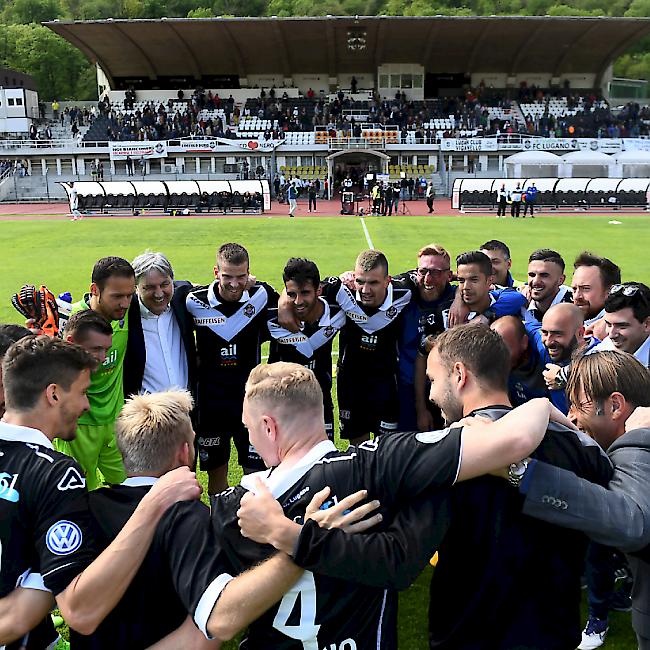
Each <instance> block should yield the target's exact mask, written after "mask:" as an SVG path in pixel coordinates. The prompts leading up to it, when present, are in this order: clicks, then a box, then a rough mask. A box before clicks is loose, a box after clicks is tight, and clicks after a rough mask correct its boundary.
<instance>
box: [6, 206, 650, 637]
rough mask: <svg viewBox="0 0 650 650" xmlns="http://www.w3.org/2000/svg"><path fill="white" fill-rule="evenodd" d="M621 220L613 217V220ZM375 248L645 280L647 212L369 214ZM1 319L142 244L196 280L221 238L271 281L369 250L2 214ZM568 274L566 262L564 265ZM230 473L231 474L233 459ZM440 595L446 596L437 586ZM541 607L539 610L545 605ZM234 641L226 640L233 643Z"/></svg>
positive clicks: (362, 243)
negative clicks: (31, 297)
mask: <svg viewBox="0 0 650 650" xmlns="http://www.w3.org/2000/svg"><path fill="white" fill-rule="evenodd" d="M610 220H618V221H621V222H622V223H620V224H610V223H608V222H609V221H610ZM365 223H366V226H367V228H368V234H369V236H370V239H371V241H372V244H373V246H374V247H375V248H379V249H380V250H382V251H384V252H385V253H386V255H387V257H388V260H389V263H390V269H391V271H392V272H399V271H403V270H406V269H409V268H413V267H414V265H415V260H416V253H417V251H418V249H419V248H420V247H421V246H423V245H424V244H427V243H430V242H438V243H440V244H442V245H443V246H445V248H447V250H448V251H449V252H450V253H451V255H452V257H453V256H455V255H457V254H458V253H461V252H463V251H466V250H471V249H475V248H477V247H478V246H479V245H480V244H481V243H483V242H484V241H485V240H487V239H501V240H503V241H505V242H506V243H507V244H508V245H509V246H510V249H511V251H512V259H513V269H512V271H513V275H514V276H515V277H516V278H518V279H524V278H525V274H526V261H527V257H528V254H529V253H530V252H531V251H532V250H534V249H535V248H541V247H544V248H554V249H556V250H558V251H559V252H560V253H562V255H563V256H564V258H565V260H566V261H567V263H568V264H569V266H570V264H571V261H572V259H573V258H574V256H575V255H576V254H577V253H579V252H580V251H582V250H591V251H593V252H596V253H598V254H601V255H605V256H607V257H610V258H611V259H613V260H614V261H615V262H616V263H617V264H619V265H620V267H621V268H622V270H623V279H624V280H641V281H644V282H646V283H650V263H648V251H649V248H650V247H649V244H650V236H649V234H648V226H649V225H650V219H649V218H648V217H646V216H645V215H635V216H618V215H616V213H614V214H613V215H600V214H599V215H579V216H564V217H562V216H545V215H542V216H539V217H537V218H536V219H535V220H530V219H526V220H518V221H514V220H511V219H505V220H496V219H494V218H493V217H465V216H462V217H461V216H453V217H451V216H450V217H442V216H436V217H433V218H431V217H388V218H386V217H366V219H365ZM0 241H1V242H2V254H1V255H0V271H1V272H0V322H20V317H19V315H18V313H17V312H16V311H14V309H13V308H12V306H11V303H10V298H11V294H12V293H13V292H15V291H17V290H18V289H19V288H20V286H21V285H22V284H25V283H33V284H36V285H39V284H41V283H45V284H47V285H48V287H50V289H52V290H53V291H54V292H55V293H60V292H62V291H70V292H71V293H72V294H73V297H74V299H75V300H77V299H79V298H80V297H81V295H82V293H83V292H84V291H87V290H88V286H89V283H90V272H91V268H92V265H93V263H94V262H95V261H96V260H97V259H99V258H100V257H103V256H106V255H120V256H122V257H126V258H127V259H132V258H133V257H135V256H136V255H137V254H138V253H141V252H142V251H144V250H145V249H151V250H160V251H163V252H164V253H165V254H166V255H167V256H168V257H169V258H170V260H171V262H172V264H173V266H174V269H175V272H176V277H177V278H179V279H189V280H192V281H193V282H196V283H207V282H209V281H210V280H211V279H212V275H213V273H212V268H213V265H214V256H215V251H216V248H217V247H218V246H219V245H220V244H222V243H224V242H227V241H236V242H239V243H241V244H243V245H244V246H246V247H247V248H248V250H249V252H250V255H251V272H252V273H254V274H255V275H256V276H257V277H258V278H259V279H262V280H265V281H267V282H269V283H271V284H272V285H274V286H275V287H279V286H281V274H282V268H283V265H284V263H285V262H286V260H287V259H288V258H289V257H291V256H296V257H308V258H310V259H313V260H314V261H316V262H317V264H318V266H319V268H320V270H321V273H322V274H323V275H328V274H338V273H339V272H341V271H343V270H346V269H351V268H352V267H353V265H354V260H355V257H356V255H357V253H358V252H359V251H361V250H362V249H365V248H368V242H367V240H366V236H365V234H364V231H363V228H362V225H361V221H360V219H359V218H357V217H318V218H308V219H301V218H299V217H298V218H296V219H291V220H290V219H288V218H286V217H274V218H259V219H258V218H255V219H250V218H247V219H214V220H211V219H192V218H187V219H172V218H169V219H156V218H146V219H139V220H138V219H95V220H94V219H92V218H86V219H84V220H83V221H81V222H77V223H71V222H69V221H62V220H52V221H36V220H33V221H32V220H29V221H24V220H20V219H16V220H8V221H2V222H0ZM568 276H569V277H568V279H569V280H570V270H569V273H568ZM230 478H231V481H236V480H238V478H239V476H238V472H237V467H236V466H235V465H234V464H232V463H231V476H230ZM430 576H431V571H430V570H429V569H427V570H426V571H425V572H424V573H423V575H422V576H421V577H420V579H419V580H418V581H417V582H416V584H415V585H414V586H413V587H411V588H410V589H409V590H408V591H406V592H404V594H403V595H402V597H401V600H400V648H403V649H405V650H420V649H422V650H424V649H425V648H426V647H427V641H426V606H425V603H428V581H429V579H430ZM440 597H442V598H444V597H445V594H440ZM542 615H544V614H543V613H542ZM235 647H236V646H235V644H234V643H231V644H226V645H225V646H224V648H227V649H228V650H230V649H231V648H235ZM605 647H606V648H608V649H612V650H627V649H628V648H629V649H632V648H634V647H636V645H635V642H634V638H633V635H632V632H631V628H630V623H629V615H628V614H614V615H613V616H612V620H611V627H610V633H609V636H608V639H607V642H606V645H605Z"/></svg>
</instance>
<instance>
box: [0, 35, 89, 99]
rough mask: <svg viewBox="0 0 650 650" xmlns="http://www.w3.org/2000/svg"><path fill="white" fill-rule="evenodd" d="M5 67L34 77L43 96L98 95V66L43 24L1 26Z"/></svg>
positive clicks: (85, 96)
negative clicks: (96, 75)
mask: <svg viewBox="0 0 650 650" xmlns="http://www.w3.org/2000/svg"><path fill="white" fill-rule="evenodd" d="M0 33H2V34H3V36H4V39H2V40H0V51H1V52H2V54H1V57H0V60H1V61H2V64H3V65H6V66H7V67H9V68H13V69H15V70H20V71H22V72H26V73H28V74H30V75H32V76H33V77H34V79H35V81H36V84H37V88H38V92H39V96H40V97H41V99H43V100H45V101H49V100H51V99H54V98H55V97H56V98H58V99H93V98H94V97H96V96H97V90H96V81H95V79H94V72H95V70H94V67H93V66H92V65H91V64H90V63H89V62H88V61H87V60H86V58H85V57H84V56H83V54H81V52H80V51H79V50H77V49H76V48H75V47H73V46H72V45H70V43H68V42H67V41H65V40H64V39H62V38H61V37H59V36H57V35H56V34H55V33H54V32H52V31H50V30H49V29H47V28H46V27H42V26H41V25H35V24H31V25H0Z"/></svg>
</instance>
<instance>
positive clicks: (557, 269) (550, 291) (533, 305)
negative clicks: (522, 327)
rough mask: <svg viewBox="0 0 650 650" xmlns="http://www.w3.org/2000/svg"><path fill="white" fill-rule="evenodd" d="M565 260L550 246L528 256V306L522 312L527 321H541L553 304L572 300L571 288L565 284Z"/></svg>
mask: <svg viewBox="0 0 650 650" xmlns="http://www.w3.org/2000/svg"><path fill="white" fill-rule="evenodd" d="M564 267H565V264H564V260H563V259H562V256H561V255H560V254H559V253H557V252H556V251H554V250H551V249H549V248H540V249H538V250H536V251H533V253H531V255H530V257H529V258H528V287H527V290H526V294H527V297H528V299H529V303H528V308H527V309H525V310H524V311H523V313H522V315H523V318H524V320H525V321H526V322H527V323H538V324H539V323H541V322H542V318H543V316H544V314H545V313H546V312H547V311H548V310H549V308H550V307H551V306H552V305H557V304H558V303H560V302H571V301H572V296H571V290H570V289H569V288H568V287H565V286H563V284H562V283H563V282H564V280H565V276H564Z"/></svg>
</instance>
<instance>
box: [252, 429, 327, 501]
mask: <svg viewBox="0 0 650 650" xmlns="http://www.w3.org/2000/svg"><path fill="white" fill-rule="evenodd" d="M332 451H336V446H335V445H334V443H333V442H332V441H331V440H323V441H321V442H319V443H318V444H317V445H315V446H314V447H312V448H311V450H310V451H308V452H307V453H306V454H305V455H304V456H303V457H302V458H301V459H300V462H298V463H297V464H296V465H292V466H291V467H289V468H288V469H285V470H283V469H282V466H281V465H278V467H276V468H274V469H271V470H265V471H263V472H256V473H255V474H246V475H244V476H243V477H242V480H241V481H240V485H241V486H242V487H244V488H246V489H247V490H249V491H250V492H255V479H256V478H259V479H261V480H262V482H263V483H265V484H266V487H268V489H269V490H270V492H271V494H272V495H273V496H274V497H275V498H276V499H277V498H278V497H280V496H282V495H283V494H284V493H285V492H286V491H287V490H289V489H290V488H291V486H292V485H295V484H296V483H297V482H298V481H299V480H300V479H301V478H302V477H303V476H304V475H305V474H306V473H307V472H308V471H309V470H310V469H311V468H312V467H313V466H314V465H315V464H316V463H317V462H318V461H319V460H320V459H321V458H323V456H325V455H326V454H329V453H330V452H332Z"/></svg>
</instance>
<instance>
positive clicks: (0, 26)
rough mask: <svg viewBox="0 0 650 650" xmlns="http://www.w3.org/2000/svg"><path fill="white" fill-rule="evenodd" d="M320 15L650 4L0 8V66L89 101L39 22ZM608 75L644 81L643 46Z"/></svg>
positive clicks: (623, 12)
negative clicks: (26, 74) (28, 75)
mask: <svg viewBox="0 0 650 650" xmlns="http://www.w3.org/2000/svg"><path fill="white" fill-rule="evenodd" d="M327 14H331V15H338V16H342V15H357V14H358V15H362V16H374V15H389V16H432V15H451V16H473V15H479V16H481V15H524V16H543V15H550V16H627V17H638V16H650V0H571V6H569V4H564V3H562V2H561V0H320V1H319V2H313V0H213V2H212V3H211V2H210V1H209V0H0V64H2V65H5V66H7V67H9V68H13V69H15V70H20V71H22V72H26V73H28V74H31V75H32V76H33V77H34V78H35V79H36V81H37V83H38V87H39V90H40V95H41V98H42V99H44V100H51V99H54V98H57V99H60V100H61V99H93V98H95V97H96V81H95V70H94V68H93V66H92V65H91V64H90V63H89V62H88V61H87V60H86V58H85V57H84V56H83V55H82V54H81V53H80V52H79V51H78V50H76V49H75V48H74V47H73V46H72V45H69V44H68V43H67V42H66V41H64V40H63V39H61V38H59V37H58V36H56V35H55V34H54V33H52V32H51V31H50V30H48V29H47V28H45V27H42V26H41V25H40V23H41V22H42V21H46V20H53V19H55V18H60V19H65V20H93V19H95V20H96V19H104V18H160V17H162V16H167V17H169V18H172V17H190V18H191V17H210V16H222V15H223V16H319V15H323V16H324V15H327ZM614 73H615V75H616V76H620V77H631V78H641V79H650V40H646V41H644V42H642V43H639V44H638V45H636V46H635V47H634V48H632V49H631V50H630V51H629V52H628V53H627V54H625V55H624V56H622V57H621V58H620V59H619V60H618V61H617V62H616V64H615V67H614Z"/></svg>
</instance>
